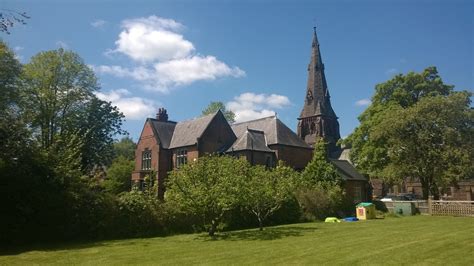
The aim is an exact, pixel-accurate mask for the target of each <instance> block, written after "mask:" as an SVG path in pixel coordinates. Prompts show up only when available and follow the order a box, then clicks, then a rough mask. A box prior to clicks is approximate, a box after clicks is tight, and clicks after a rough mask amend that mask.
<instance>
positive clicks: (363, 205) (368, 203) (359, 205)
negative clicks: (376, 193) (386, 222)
mask: <svg viewBox="0 0 474 266" xmlns="http://www.w3.org/2000/svg"><path fill="white" fill-rule="evenodd" d="M372 205H374V204H373V203H370V202H361V203H359V204H357V207H369V206H372Z"/></svg>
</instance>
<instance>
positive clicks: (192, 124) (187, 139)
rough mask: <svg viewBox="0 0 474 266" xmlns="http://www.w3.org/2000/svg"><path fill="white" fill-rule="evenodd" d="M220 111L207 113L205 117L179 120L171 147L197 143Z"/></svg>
mask: <svg viewBox="0 0 474 266" xmlns="http://www.w3.org/2000/svg"><path fill="white" fill-rule="evenodd" d="M219 113H221V112H220V111H217V112H215V113H213V114H210V115H206V116H203V117H198V118H194V119H192V120H187V121H183V122H178V123H177V124H176V127H175V129H174V133H173V137H172V138H171V143H170V146H169V148H170V149H174V148H178V147H185V146H190V145H194V144H196V143H197V139H198V138H200V137H201V136H202V134H203V133H204V131H205V130H206V128H207V127H208V125H209V124H210V123H211V121H212V120H213V119H214V117H216V115H217V114H219ZM221 114H222V113H221Z"/></svg>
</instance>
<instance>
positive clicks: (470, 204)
mask: <svg viewBox="0 0 474 266" xmlns="http://www.w3.org/2000/svg"><path fill="white" fill-rule="evenodd" d="M428 202H431V204H430V210H429V213H430V214H431V215H438V216H471V217H474V201H444V200H428Z"/></svg>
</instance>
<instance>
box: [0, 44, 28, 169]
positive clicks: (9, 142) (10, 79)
mask: <svg viewBox="0 0 474 266" xmlns="http://www.w3.org/2000/svg"><path fill="white" fill-rule="evenodd" d="M20 74H21V64H20V62H18V60H17V59H16V58H15V54H14V53H13V51H12V50H10V49H9V48H8V46H7V45H6V44H5V43H4V42H2V41H0V91H1V93H0V161H3V162H10V163H11V162H12V161H13V160H14V158H18V156H20V155H21V154H22V152H23V151H25V150H26V147H28V146H30V144H31V141H30V140H29V137H30V132H29V131H28V129H27V128H26V126H25V125H24V123H23V121H22V119H21V116H20V113H19V112H18V108H17V106H18V100H19V98H18V85H19V83H20Z"/></svg>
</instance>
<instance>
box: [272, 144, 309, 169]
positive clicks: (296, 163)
mask: <svg viewBox="0 0 474 266" xmlns="http://www.w3.org/2000/svg"><path fill="white" fill-rule="evenodd" d="M269 148H270V149H272V150H274V151H275V153H276V157H277V160H282V161H284V162H285V163H286V164H287V165H288V166H291V167H293V168H295V169H296V170H302V169H304V168H305V167H306V165H307V164H308V163H309V162H310V161H311V158H312V157H313V150H312V149H306V148H300V147H292V146H285V145H278V144H277V145H270V146H269Z"/></svg>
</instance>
